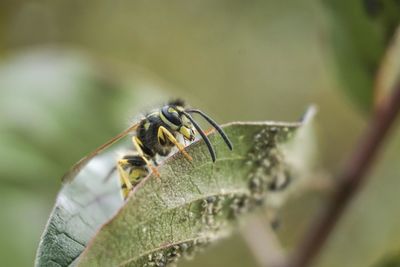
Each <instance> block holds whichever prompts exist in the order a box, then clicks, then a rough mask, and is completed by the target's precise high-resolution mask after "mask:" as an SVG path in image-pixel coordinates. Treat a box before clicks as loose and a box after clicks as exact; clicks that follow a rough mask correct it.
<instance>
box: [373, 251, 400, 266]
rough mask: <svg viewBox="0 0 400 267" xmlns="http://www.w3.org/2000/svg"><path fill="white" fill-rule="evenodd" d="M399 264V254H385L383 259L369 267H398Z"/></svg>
mask: <svg viewBox="0 0 400 267" xmlns="http://www.w3.org/2000/svg"><path fill="white" fill-rule="evenodd" d="M398 266H400V254H399V253H396V254H393V255H387V256H386V257H385V258H384V259H383V260H380V261H379V262H378V263H377V264H374V265H373V266H371V267H398Z"/></svg>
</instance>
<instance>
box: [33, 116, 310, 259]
mask: <svg viewBox="0 0 400 267" xmlns="http://www.w3.org/2000/svg"><path fill="white" fill-rule="evenodd" d="M302 125H303V124H302V123H301V122H298V123H278V122H276V123H274V122H260V123H250V122H249V123H231V124H229V125H226V126H224V130H225V131H226V133H227V134H228V136H229V137H230V138H231V140H232V142H233V144H234V150H233V151H230V150H228V149H227V147H226V145H225V143H224V142H223V141H222V139H221V138H220V136H218V135H217V134H215V133H214V132H213V133H211V134H210V135H209V137H210V140H211V142H212V143H213V145H214V146H215V148H216V151H217V161H216V163H214V164H213V163H212V162H211V160H210V156H209V153H208V151H207V148H206V146H205V144H204V142H203V141H197V142H195V143H193V144H191V145H190V146H188V147H187V150H188V152H189V153H190V154H191V155H192V157H193V161H192V162H189V161H187V160H186V159H185V158H184V157H183V156H182V155H181V154H180V153H176V154H174V155H173V156H171V157H169V158H167V159H166V160H165V161H164V162H163V164H162V166H160V167H159V172H160V174H161V178H158V177H156V176H154V175H150V176H148V177H147V178H145V179H144V180H143V181H142V182H141V183H140V184H139V185H137V186H136V187H135V189H134V191H133V192H132V194H131V196H130V197H129V198H128V200H127V201H126V202H125V203H123V201H122V199H121V196H120V193H119V179H118V177H117V174H116V173H114V174H113V175H111V178H110V179H108V180H106V182H105V180H104V177H106V176H107V174H108V173H109V170H110V169H111V168H112V167H113V166H114V164H115V160H116V157H115V152H116V151H118V150H126V149H127V148H128V147H130V144H128V143H126V144H122V145H121V146H119V145H115V147H112V149H110V151H108V152H105V153H103V154H101V155H100V156H97V157H95V158H94V159H93V160H92V161H91V162H89V164H88V165H87V166H85V167H84V168H83V170H82V171H81V172H80V173H79V174H78V175H77V177H75V179H74V180H73V181H72V182H71V183H68V184H66V185H65V186H64V187H63V189H62V190H61V192H60V194H59V196H58V198H57V203H56V205H55V208H54V211H53V213H52V215H51V217H50V219H49V222H48V225H47V227H46V230H45V232H44V234H43V237H42V240H41V243H40V246H39V249H38V254H37V260H36V266H48V265H51V264H53V265H54V266H70V265H75V264H76V263H77V262H78V261H79V266H117V265H122V266H125V265H126V266H144V265H146V264H150V265H151V264H162V263H170V262H174V261H176V260H177V258H179V257H180V256H182V255H186V256H189V255H191V254H193V252H194V251H197V250H199V249H200V248H202V247H204V246H205V245H206V244H208V243H210V242H212V241H214V240H217V239H219V238H221V237H224V236H226V235H227V234H229V232H230V231H231V229H232V226H233V225H234V222H235V221H236V218H237V217H238V216H240V215H241V214H243V213H247V212H249V211H253V210H254V209H255V208H256V207H258V206H260V205H263V204H267V205H271V206H274V205H277V204H276V203H279V202H281V201H282V200H283V199H284V198H285V197H286V195H287V192H289V190H287V189H288V188H290V187H292V185H293V184H295V183H294V182H296V181H298V178H299V177H301V175H300V172H302V170H301V169H302V167H304V164H303V163H304V160H305V158H307V157H303V158H302V156H304V155H306V154H307V153H306V152H307V148H306V147H304V144H307V142H304V139H303V138H304V137H305V136H304V134H299V133H301V131H298V128H299V127H300V126H302ZM304 129H306V127H305V128H304ZM296 133H297V134H296ZM295 136H296V138H294V137H295ZM300 137H301V138H300ZM299 138H300V140H299ZM306 138H307V137H306ZM299 145H300V146H299ZM299 150H302V151H304V153H303V154H301V153H299ZM299 156H300V158H299ZM299 159H300V161H299ZM300 166H301V167H300ZM288 185H290V186H288ZM84 249H85V251H84V253H83V254H82V255H81V252H82V251H83V250H84ZM80 255H81V256H80ZM79 256H80V257H79ZM78 257H79V258H78Z"/></svg>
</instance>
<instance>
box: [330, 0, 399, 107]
mask: <svg viewBox="0 0 400 267" xmlns="http://www.w3.org/2000/svg"><path fill="white" fill-rule="evenodd" d="M324 2H325V4H326V6H327V9H328V10H329V11H330V12H329V13H330V18H331V22H330V27H331V30H330V38H329V40H330V41H331V42H332V47H333V54H334V60H335V61H337V71H338V73H339V76H340V79H341V80H342V83H341V84H342V86H341V87H342V88H343V89H344V90H345V92H346V94H347V95H348V96H349V97H350V98H351V99H352V101H353V102H355V103H356V104H357V105H359V106H360V107H361V108H362V109H363V110H366V111H370V110H371V109H372V107H373V103H374V89H375V76H376V75H377V72H378V68H379V66H380V64H381V61H382V57H383V55H384V53H385V51H386V47H387V46H388V44H389V43H390V41H391V39H392V36H393V33H394V32H395V29H396V27H397V25H398V23H399V22H400V3H399V2H398V1H396V0H359V1H347V0H324Z"/></svg>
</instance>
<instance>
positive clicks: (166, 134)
mask: <svg viewBox="0 0 400 267" xmlns="http://www.w3.org/2000/svg"><path fill="white" fill-rule="evenodd" d="M157 136H158V138H159V139H162V140H163V141H165V139H166V138H168V140H169V141H171V142H172V143H173V144H174V145H175V146H176V147H177V148H178V149H179V151H181V152H182V153H183V155H184V156H185V157H186V158H187V159H188V160H190V161H192V160H193V158H192V157H191V156H190V155H189V154H188V153H187V152H186V150H185V147H184V146H183V145H182V144H181V143H179V142H178V140H176V138H175V136H174V135H173V134H172V133H170V131H168V130H167V129H166V128H165V127H164V126H160V127H159V128H158V133H157Z"/></svg>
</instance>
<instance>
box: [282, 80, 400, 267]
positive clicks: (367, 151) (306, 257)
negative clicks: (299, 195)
mask: <svg viewBox="0 0 400 267" xmlns="http://www.w3.org/2000/svg"><path fill="white" fill-rule="evenodd" d="M399 110H400V82H399V83H397V84H396V87H395V89H394V90H393V93H392V95H390V96H389V97H388V98H387V99H386V102H385V103H382V105H381V106H380V108H379V109H378V110H377V111H376V112H375V114H374V116H373V117H372V118H371V122H370V123H369V127H368V128H367V129H366V131H365V133H364V136H363V138H362V139H361V142H360V143H359V144H358V146H356V148H355V150H354V152H353V154H352V155H351V156H350V158H349V160H347V161H346V164H345V165H344V166H343V169H342V171H341V172H340V173H339V175H338V181H339V183H338V187H337V189H336V190H335V192H334V193H333V195H332V199H331V200H330V202H329V203H328V206H327V207H326V208H325V209H324V212H323V213H321V214H320V215H319V216H317V219H316V221H315V223H314V224H313V225H312V227H310V229H309V231H308V232H307V233H306V236H305V238H304V240H302V242H301V243H300V246H299V248H298V251H297V253H295V254H294V257H293V259H292V261H291V262H290V263H289V266H290V267H306V266H309V265H310V263H312V261H313V260H314V258H315V257H316V256H317V255H318V252H319V251H320V250H321V248H322V246H323V245H324V244H325V242H326V240H327V238H328V236H329V234H330V233H331V232H332V230H333V228H334V227H335V225H336V223H337V222H338V220H339V219H340V217H341V216H342V215H343V212H344V210H345V208H346V207H347V206H348V204H349V203H350V200H351V199H352V198H353V197H354V196H355V194H356V193H357V190H358V189H359V188H360V186H361V185H362V183H363V182H364V181H365V180H366V177H367V175H366V174H367V172H368V171H369V169H370V168H371V165H372V164H373V162H374V159H375V158H376V155H377V152H378V150H379V149H380V147H381V146H382V143H383V142H384V140H385V137H386V135H387V133H388V130H389V128H390V127H391V126H392V125H393V122H394V121H395V118H396V115H397V114H398V112H399Z"/></svg>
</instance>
